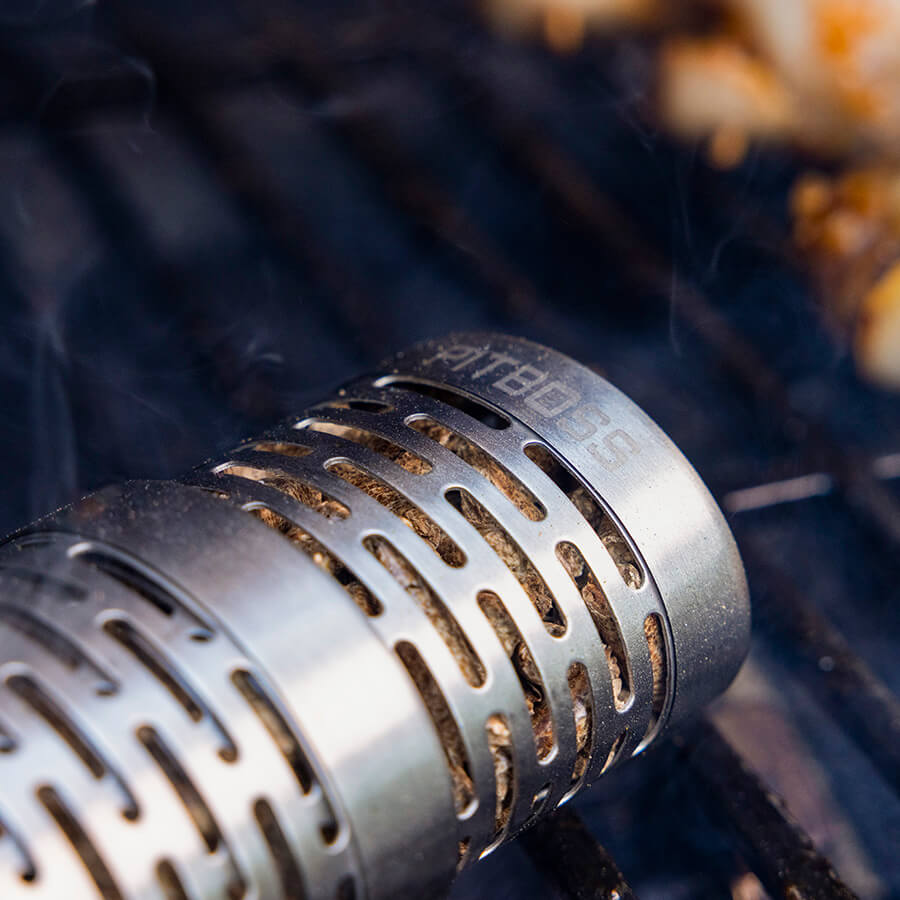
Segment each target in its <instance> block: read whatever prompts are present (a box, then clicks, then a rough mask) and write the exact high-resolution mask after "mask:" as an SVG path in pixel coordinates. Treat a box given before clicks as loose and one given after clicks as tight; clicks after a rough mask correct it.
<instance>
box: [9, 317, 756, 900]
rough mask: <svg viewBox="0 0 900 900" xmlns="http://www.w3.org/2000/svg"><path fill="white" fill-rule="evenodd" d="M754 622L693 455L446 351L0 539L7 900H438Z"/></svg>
mask: <svg viewBox="0 0 900 900" xmlns="http://www.w3.org/2000/svg"><path fill="white" fill-rule="evenodd" d="M748 636H749V606H748V597H747V588H746V583H745V579H744V574H743V569H742V566H741V562H740V559H739V557H738V554H737V550H736V548H735V545H734V542H733V540H732V537H731V535H730V532H729V530H728V528H727V526H726V524H725V522H724V520H723V518H722V516H721V514H720V512H719V510H718V509H717V507H716V505H715V503H714V502H713V500H712V498H711V497H710V495H709V493H708V492H707V490H706V489H705V487H704V486H703V484H702V483H701V481H700V479H699V478H698V476H697V475H696V473H695V472H694V471H693V469H692V468H691V467H690V465H689V464H688V463H687V461H686V460H685V459H684V458H683V457H682V456H681V454H680V453H679V452H678V450H677V449H676V448H675V447H674V446H673V445H672V443H671V442H670V441H669V440H668V438H666V436H665V435H664V434H663V433H662V432H661V431H660V430H659V428H658V427H657V426H656V425H655V424H654V423H653V422H652V421H651V420H650V419H648V418H647V416H645V415H644V414H643V413H642V412H641V411H640V410H639V409H638V408H637V407H636V406H635V405H634V404H633V403H632V402H631V401H629V400H628V399H627V398H626V397H624V396H623V395H622V394H621V393H619V392H618V391H617V390H616V389H615V388H613V387H612V386H610V385H609V384H608V383H607V382H605V381H604V380H603V379H602V378H600V377H599V376H597V375H595V374H594V373H593V372H591V371H589V370H587V369H585V368H583V367H581V366H580V365H578V364H576V363H574V362H572V361H571V360H569V359H568V358H566V357H564V356H562V355H560V354H557V353H555V352H553V351H550V350H547V349H544V348H542V347H539V346H537V345H535V344H532V343H529V342H526V341H522V340H517V339H513V338H507V337H501V336H494V335H481V334H471V335H460V336H453V337H450V338H447V339H445V340H442V341H437V342H431V343H427V344H424V345H421V346H418V347H415V348H413V349H412V350H411V351H408V352H406V353H403V354H399V355H398V356H397V357H396V358H395V359H394V360H392V361H390V362H389V363H387V364H386V365H385V366H384V367H382V368H381V369H380V370H379V371H378V372H376V373H375V374H374V375H369V376H366V377H364V378H360V379H358V380H356V381H354V382H353V383H351V384H349V385H348V386H346V387H345V388H343V389H342V390H340V391H338V392H337V393H336V394H335V395H334V396H333V397H331V398H330V399H327V400H325V401H324V402H322V403H320V404H318V405H316V406H314V407H312V408H311V409H309V410H307V411H306V412H305V414H304V415H302V416H298V417H297V418H295V419H293V420H291V421H289V422H287V423H285V424H284V425H283V426H281V427H279V428H277V429H275V430H274V431H273V432H271V433H270V434H268V435H266V436H265V437H264V438H262V439H259V440H255V441H250V442H247V443H246V444H244V445H243V446H241V447H240V448H238V449H236V450H235V451H234V452H233V453H231V454H230V455H229V456H228V457H227V458H226V459H223V460H221V461H219V462H216V463H211V464H207V465H205V466H203V467H201V468H200V469H198V470H196V471H195V472H193V473H192V474H191V475H190V476H189V477H187V478H186V479H184V480H183V481H182V482H133V483H129V484H126V485H124V486H121V487H114V488H110V489H107V490H103V491H100V492H99V493H97V494H94V495H92V496H89V497H87V498H86V499H84V500H82V501H81V502H79V503H77V504H75V505H74V506H72V507H71V508H68V509H66V510H63V511H62V512H60V513H58V514H56V515H54V516H52V517H50V518H47V519H45V520H42V521H40V522H38V523H36V524H35V525H33V526H31V527H30V528H28V529H26V530H25V531H23V532H21V533H19V534H17V535H14V536H13V537H12V538H11V539H9V540H8V541H7V542H6V544H5V545H4V546H3V547H2V548H0V681H2V685H0V773H2V774H0V784H2V786H3V787H2V791H0V826H2V831H0V896H2V897H3V898H11V897H22V898H34V900H37V898H51V897H52V898H66V900H76V898H82V897H83V898H89V897H90V898H96V897H97V896H100V897H103V898H107V900H108V898H114V900H118V898H170V900H175V898H184V897H188V898H204V900H206V898H221V897H227V898H242V897H246V898H257V897H258V898H278V897H285V898H291V900H293V898H309V900H363V898H371V900H379V898H397V897H429V896H434V895H439V894H440V893H441V891H442V890H443V889H445V888H446V886H447V885H448V884H449V882H450V880H451V879H452V877H453V874H454V872H455V871H456V870H457V869H458V868H460V867H463V866H466V865H469V864H470V863H472V862H474V861H475V860H477V859H478V858H479V857H481V856H483V855H484V854H485V853H486V852H488V851H489V850H491V849H492V848H493V847H495V846H497V845H498V844H499V843H501V842H502V841H504V840H506V839H508V838H510V837H512V836H513V835H515V834H516V833H517V832H518V831H520V830H521V829H522V828H523V827H525V826H527V824H528V823H529V822H531V821H533V820H534V819H535V818H536V817H538V816H540V815H541V814H542V813H543V812H545V811H548V810H551V809H553V808H554V807H556V806H558V805H559V804H560V803H562V802H564V801H565V800H566V799H567V798H568V797H570V796H571V795H572V794H573V793H574V792H576V791H578V790H579V789H581V788H582V787H583V786H584V785H586V784H590V783H591V782H592V781H594V780H595V779H596V778H597V777H598V776H600V775H601V774H602V773H604V772H605V771H606V770H607V769H609V768H610V767H612V766H613V765H615V764H617V763H618V762H620V761H622V760H625V759H627V758H629V757H631V756H633V755H634V754H636V753H638V752H640V751H641V750H642V749H643V748H644V747H646V746H647V745H648V744H649V743H650V742H651V741H652V740H653V739H654V738H655V737H656V736H658V734H659V733H660V732H661V730H662V729H663V728H664V727H665V725H666V724H667V723H669V722H670V721H672V720H674V719H678V718H682V717H684V716H686V715H688V714H689V713H690V712H691V711H693V710H695V709H696V708H697V707H698V706H700V705H701V704H702V703H704V702H705V701H706V700H708V699H710V698H711V697H712V696H714V695H715V694H717V693H718V692H719V691H721V690H723V689H724V688H725V687H726V685H727V684H728V683H729V681H730V680H731V678H732V677H733V675H734V673H735V672H736V670H737V668H738V666H739V665H740V663H741V660H742V658H743V656H744V653H745V651H746V647H747V642H748Z"/></svg>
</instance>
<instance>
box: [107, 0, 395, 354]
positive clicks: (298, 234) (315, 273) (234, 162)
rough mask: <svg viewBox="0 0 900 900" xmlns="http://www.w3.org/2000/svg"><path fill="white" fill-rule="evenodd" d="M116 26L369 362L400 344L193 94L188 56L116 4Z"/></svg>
mask: <svg viewBox="0 0 900 900" xmlns="http://www.w3.org/2000/svg"><path fill="white" fill-rule="evenodd" d="M114 22H115V29H116V32H117V35H116V36H117V39H118V40H120V41H122V42H124V43H126V44H128V45H130V46H131V47H132V48H134V49H135V50H136V51H137V53H138V54H139V55H140V56H141V57H143V58H144V59H145V60H146V61H147V62H148V63H149V64H150V65H151V66H152V68H153V71H154V73H155V76H156V83H157V89H158V103H159V105H160V107H161V108H162V109H164V110H166V111H167V112H169V113H170V114H171V115H172V116H173V118H174V119H175V121H176V122H177V124H178V126H179V129H180V133H181V134H182V136H183V137H185V138H187V139H188V141H189V142H190V144H191V146H192V147H193V149H194V150H195V151H196V152H197V153H198V154H199V155H200V156H201V158H202V159H203V160H204V162H205V163H206V164H207V165H209V166H210V168H211V171H212V172H213V173H214V175H215V176H216V178H217V179H218V181H219V183H220V184H221V185H222V187H223V190H224V191H225V192H226V193H227V194H228V195H229V197H231V198H232V199H234V200H236V201H237V203H238V205H239V207H240V209H241V211H242V213H243V214H244V215H245V216H246V217H247V218H248V219H249V220H250V221H251V222H254V223H257V224H258V225H259V226H260V227H261V228H262V229H263V230H264V232H265V233H266V234H267V235H268V236H269V238H270V240H272V242H273V243H274V244H275V246H276V247H277V248H278V249H279V250H280V251H281V252H282V253H283V254H284V255H285V257H286V259H287V261H288V262H289V263H290V264H291V265H292V266H299V267H300V270H301V272H302V273H305V274H306V275H308V276H309V277H310V278H312V280H313V281H314V282H316V283H317V284H318V285H320V286H321V287H322V288H323V289H324V290H325V292H326V293H327V294H328V295H329V297H330V298H331V299H332V300H334V301H335V306H334V308H333V309H334V313H335V314H336V315H335V317H336V318H337V319H338V321H337V322H335V323H334V325H335V328H336V329H337V330H339V331H341V332H343V333H346V334H349V335H351V336H352V338H353V340H354V343H355V344H356V346H357V349H358V350H360V351H361V352H363V354H364V355H365V356H366V357H368V356H369V354H370V353H371V347H372V343H373V340H374V341H376V342H377V343H378V345H383V346H392V345H393V344H395V343H396V339H395V335H394V334H393V333H392V332H391V331H390V330H389V329H388V322H387V320H386V318H385V317H384V316H379V315H377V310H378V308H379V306H378V304H377V303H376V302H375V301H374V299H373V297H372V296H371V294H370V292H369V290H368V288H367V287H365V286H364V285H363V283H362V280H361V279H360V278H358V277H357V276H356V274H355V272H354V271H353V267H352V266H348V264H347V261H346V260H339V259H337V258H335V257H334V256H333V255H332V254H331V253H330V251H329V250H328V248H327V247H326V246H325V245H324V244H323V243H322V241H321V240H319V238H318V237H317V236H316V232H315V229H314V228H313V227H312V226H311V225H310V224H309V223H308V222H307V221H306V220H305V219H304V218H303V216H302V215H301V213H300V212H299V211H298V210H297V207H296V204H291V203H289V202H287V201H286V200H285V198H284V192H283V190H282V188H281V186H280V185H279V184H278V183H277V182H276V181H274V180H273V179H271V178H270V177H269V176H268V175H267V173H266V172H265V170H264V167H263V166H261V165H260V164H259V163H258V162H257V161H256V160H255V159H254V158H253V156H252V154H251V153H250V152H249V151H248V150H246V149H245V148H244V146H243V145H242V143H241V141H240V139H239V138H237V139H236V138H235V137H234V136H233V134H232V133H231V132H230V131H229V130H228V128H227V127H225V126H224V124H222V123H221V122H220V121H219V120H218V119H217V117H216V115H215V114H214V113H213V112H211V111H210V109H209V105H208V96H207V95H205V94H204V93H202V92H199V91H196V90H191V89H190V88H189V86H190V85H191V84H192V83H193V78H194V66H192V65H191V64H190V63H189V62H188V60H187V59H186V58H185V56H184V54H179V52H178V49H177V47H176V45H175V44H174V43H173V42H172V41H170V40H169V39H168V38H167V36H166V35H165V34H164V33H161V32H160V31H159V30H158V29H156V28H154V27H153V25H152V24H151V23H147V22H145V21H143V20H142V19H141V18H140V17H139V16H135V15H134V14H133V13H131V11H130V10H129V9H128V8H127V6H126V5H125V4H118V5H117V6H116V8H115V10H114Z"/></svg>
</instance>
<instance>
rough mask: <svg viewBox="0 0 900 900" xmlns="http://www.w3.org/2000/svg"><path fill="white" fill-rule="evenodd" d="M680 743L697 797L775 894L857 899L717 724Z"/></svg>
mask: <svg viewBox="0 0 900 900" xmlns="http://www.w3.org/2000/svg"><path fill="white" fill-rule="evenodd" d="M676 743H678V744H679V745H680V747H681V748H682V753H683V758H684V760H685V762H686V763H687V765H688V766H689V767H690V770H691V773H692V774H693V776H694V784H695V785H696V787H697V796H698V799H700V801H701V802H702V803H703V805H704V807H705V808H706V809H707V811H708V812H709V814H710V816H711V817H712V818H714V819H717V820H719V821H720V822H722V824H723V825H724V826H725V827H726V828H727V829H728V831H729V832H730V833H731V835H732V837H733V839H734V840H735V842H736V843H737V845H738V847H739V848H740V849H741V852H742V854H743V855H744V856H745V857H746V861H747V863H748V864H749V865H750V867H751V868H752V870H753V872H754V873H755V874H756V875H757V876H758V877H759V880H760V881H761V882H762V884H763V886H764V887H765V888H766V890H767V891H769V893H770V894H771V895H772V896H773V897H790V898H794V900H853V898H854V897H855V896H856V895H855V894H854V893H853V892H852V891H851V890H850V889H849V888H848V887H847V886H846V885H845V884H844V883H843V882H842V881H841V880H840V879H839V878H838V876H837V874H836V873H835V871H834V869H833V868H832V866H831V863H829V862H828V860H827V859H826V858H825V857H824V856H822V855H821V854H820V853H819V852H818V851H817V850H816V849H815V847H814V846H813V843H812V840H811V839H810V837H809V835H807V834H806V832H805V831H803V829H802V828H800V826H799V825H797V824H796V823H795V822H793V821H791V819H790V818H789V817H788V814H787V813H786V811H785V809H784V806H783V804H782V803H781V801H780V800H779V799H778V798H777V797H775V796H774V795H773V794H772V793H771V792H769V791H768V790H766V788H765V787H764V786H763V785H762V783H761V782H760V780H759V778H758V777H757V776H756V775H755V774H754V773H753V772H751V771H750V770H749V769H748V768H747V766H746V765H745V764H744V762H743V761H742V760H741V758H740V757H739V756H738V755H737V753H735V751H734V750H733V749H732V748H731V746H730V745H729V744H728V742H727V741H726V740H725V739H724V738H723V737H722V736H721V735H720V734H719V732H718V731H717V730H716V728H715V727H714V726H712V725H711V724H709V723H708V722H705V721H701V722H700V723H699V724H698V725H696V726H695V728H694V729H693V731H692V732H689V733H688V735H687V736H684V735H683V736H680V737H679V738H677V739H676Z"/></svg>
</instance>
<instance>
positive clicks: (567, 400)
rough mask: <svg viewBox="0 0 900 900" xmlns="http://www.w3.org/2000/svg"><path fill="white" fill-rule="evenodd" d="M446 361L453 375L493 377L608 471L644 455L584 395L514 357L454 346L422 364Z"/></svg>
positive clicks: (494, 383) (486, 349)
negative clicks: (581, 444) (638, 455)
mask: <svg viewBox="0 0 900 900" xmlns="http://www.w3.org/2000/svg"><path fill="white" fill-rule="evenodd" d="M436 363H442V364H443V365H444V366H446V367H447V368H449V369H450V371H451V372H461V371H462V370H463V369H469V368H470V367H471V371H469V372H467V374H468V376H469V378H471V379H472V380H473V381H477V380H481V379H487V378H488V376H491V381H490V387H491V388H493V389H494V390H497V391H501V392H502V393H504V394H506V395H507V396H509V397H516V398H517V399H519V400H521V401H522V402H523V403H524V404H525V405H526V406H527V407H529V409H532V410H534V412H536V413H537V414H538V415H539V416H541V417H542V418H544V419H551V420H555V421H556V424H557V426H558V427H559V428H560V430H562V431H563V432H564V433H565V434H566V435H567V436H568V437H570V438H571V439H572V440H573V441H577V442H578V443H585V449H586V450H587V451H588V453H590V454H591V456H593V457H594V459H595V460H596V461H597V462H598V463H599V464H600V465H601V466H602V467H603V468H604V469H606V470H607V471H608V472H615V471H616V470H617V469H620V468H621V467H622V466H623V465H625V463H627V462H628V458H629V457H631V456H635V455H636V454H638V453H639V452H640V447H639V446H638V443H637V441H636V440H635V439H634V438H633V437H631V435H630V434H628V432H627V431H625V430H624V429H622V428H616V427H614V425H613V422H612V420H611V419H610V418H609V416H608V415H607V414H606V413H605V412H603V410H602V409H600V407H598V406H597V405H596V404H594V403H591V402H589V401H584V402H583V401H582V399H581V394H579V393H578V391H577V390H575V389H574V388H573V387H572V386H571V385H568V384H565V383H563V382H562V381H560V380H559V379H556V378H554V379H550V373H549V372H545V371H544V370H542V369H539V368H538V367H537V366H533V365H531V364H530V363H523V362H522V361H521V360H520V359H518V358H516V357H515V356H512V355H511V354H509V353H503V352H501V351H498V350H493V349H491V348H490V347H474V346H472V345H470V344H452V345H450V346H448V347H444V348H442V349H440V350H439V351H438V352H437V353H436V354H435V355H434V356H431V357H429V358H428V359H425V360H423V361H422V364H423V365H425V366H431V365H434V364H436Z"/></svg>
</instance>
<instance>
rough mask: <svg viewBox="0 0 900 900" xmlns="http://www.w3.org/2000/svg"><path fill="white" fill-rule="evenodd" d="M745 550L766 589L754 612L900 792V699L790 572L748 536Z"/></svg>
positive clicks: (743, 544) (757, 597) (759, 594)
mask: <svg viewBox="0 0 900 900" xmlns="http://www.w3.org/2000/svg"><path fill="white" fill-rule="evenodd" d="M741 552H742V554H743V556H744V559H745V561H746V562H747V564H748V565H749V566H751V567H752V570H753V572H754V575H755V576H756V578H755V582H756V584H757V585H759V586H761V587H763V588H764V589H763V590H759V591H757V592H756V595H755V596H754V600H755V605H754V610H755V611H756V612H757V613H758V614H761V616H760V618H762V619H763V621H764V627H768V628H769V629H770V630H772V631H773V632H774V633H775V635H776V637H781V638H782V639H785V638H786V640H784V644H785V645H786V647H787V648H789V650H790V652H792V653H794V654H795V655H796V656H798V657H799V658H800V659H801V661H802V665H801V667H800V668H799V669H798V674H799V675H800V677H802V678H803V680H804V683H805V684H807V686H808V687H809V689H810V690H811V691H813V693H814V695H815V696H816V698H817V699H818V701H819V702H820V703H821V704H822V706H824V707H825V708H826V709H827V710H828V711H829V713H830V714H831V715H832V716H834V718H835V719H836V720H837V721H838V722H839V723H840V724H841V726H842V728H843V730H844V732H845V733H846V734H847V736H848V737H849V738H851V739H852V740H853V741H854V742H855V743H856V745H857V746H858V747H859V749H860V750H861V751H862V752H863V753H864V754H865V755H866V756H867V757H868V758H869V759H870V760H871V761H872V763H873V764H874V765H875V766H876V768H877V769H878V771H879V772H880V773H881V775H882V777H883V778H884V779H885V781H886V782H887V783H888V784H890V785H891V786H892V787H893V789H894V791H895V792H897V793H898V794H900V699H898V697H897V696H896V695H895V694H894V693H892V692H891V690H890V689H889V688H888V687H887V686H886V685H885V684H884V682H882V681H881V679H879V678H878V677H877V676H876V675H875V674H874V673H873V672H872V670H871V669H870V668H869V666H868V665H867V664H866V663H865V662H864V661H863V660H862V659H860V658H859V656H857V655H856V654H855V653H854V652H853V650H852V649H851V648H850V646H849V644H848V643H847V641H846V640H845V639H844V637H843V635H842V634H841V633H840V631H839V630H838V629H837V628H836V627H835V626H834V625H833V624H832V623H831V622H830V621H829V620H828V618H827V617H826V616H824V615H823V614H822V613H821V612H819V610H818V609H817V608H816V606H815V604H814V603H813V602H812V601H810V600H809V599H808V598H807V597H806V596H805V594H803V592H802V591H801V590H800V589H799V587H798V586H797V585H796V584H795V583H794V582H793V581H792V580H791V578H790V576H789V575H788V574H787V573H785V572H783V571H781V570H780V569H779V568H777V567H776V566H775V565H773V564H772V563H771V562H767V561H766V559H765V555H764V554H763V553H762V552H761V551H760V550H759V549H758V548H757V547H756V546H755V545H754V543H753V541H752V540H750V539H748V538H746V537H745V536H744V537H743V538H742V540H741Z"/></svg>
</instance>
